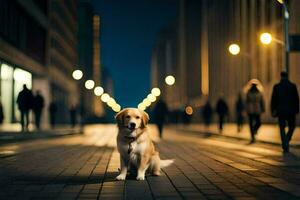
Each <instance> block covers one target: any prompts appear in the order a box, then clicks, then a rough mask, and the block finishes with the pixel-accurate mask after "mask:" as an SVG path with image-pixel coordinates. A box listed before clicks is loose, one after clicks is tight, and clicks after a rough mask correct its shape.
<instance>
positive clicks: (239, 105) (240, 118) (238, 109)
mask: <svg viewBox="0 0 300 200" xmlns="http://www.w3.org/2000/svg"><path fill="white" fill-rule="evenodd" d="M244 112H245V104H244V101H243V98H242V95H241V93H239V94H238V98H237V100H236V102H235V114H236V124H237V131H238V133H239V132H240V131H241V130H242V127H243V124H244Z"/></svg>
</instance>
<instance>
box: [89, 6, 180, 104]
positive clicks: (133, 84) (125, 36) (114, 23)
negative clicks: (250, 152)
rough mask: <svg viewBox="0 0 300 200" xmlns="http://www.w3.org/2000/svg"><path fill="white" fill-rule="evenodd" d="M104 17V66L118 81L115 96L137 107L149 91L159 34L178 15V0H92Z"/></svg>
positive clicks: (102, 37) (95, 7) (102, 49)
mask: <svg viewBox="0 0 300 200" xmlns="http://www.w3.org/2000/svg"><path fill="white" fill-rule="evenodd" d="M92 3H93V5H94V9H95V12H96V13H97V14H99V15H100V17H101V28H100V35H101V36H100V39H101V51H102V52H101V57H102V65H103V66H104V67H105V68H107V69H108V70H109V71H110V73H111V75H112V78H113V80H114V95H113V96H114V98H115V99H116V101H117V102H118V103H119V104H120V105H121V106H122V107H136V106H137V104H138V103H139V102H140V101H141V100H143V98H144V97H145V96H146V95H147V94H148V93H149V91H150V87H151V83H150V76H151V74H150V67H151V54H152V49H153V45H154V41H155V38H156V35H157V33H158V32H159V30H160V29H161V28H163V27H164V26H166V25H167V24H168V23H170V22H172V21H175V20H176V16H177V10H178V5H177V0H92Z"/></svg>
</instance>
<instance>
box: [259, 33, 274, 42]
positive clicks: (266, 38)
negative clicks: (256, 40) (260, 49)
mask: <svg viewBox="0 0 300 200" xmlns="http://www.w3.org/2000/svg"><path fill="white" fill-rule="evenodd" d="M260 41H261V42H262V43H263V44H270V43H271V42H272V35H271V34H270V33H262V34H261V35H260Z"/></svg>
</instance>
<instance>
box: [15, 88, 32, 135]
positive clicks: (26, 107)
mask: <svg viewBox="0 0 300 200" xmlns="http://www.w3.org/2000/svg"><path fill="white" fill-rule="evenodd" d="M17 104H18V108H19V110H20V113H21V125H22V131H26V130H28V125H29V112H30V109H32V105H33V96H32V92H31V90H29V89H28V88H27V86H26V85H25V84H24V85H23V90H22V91H21V92H19V94H18V98H17Z"/></svg>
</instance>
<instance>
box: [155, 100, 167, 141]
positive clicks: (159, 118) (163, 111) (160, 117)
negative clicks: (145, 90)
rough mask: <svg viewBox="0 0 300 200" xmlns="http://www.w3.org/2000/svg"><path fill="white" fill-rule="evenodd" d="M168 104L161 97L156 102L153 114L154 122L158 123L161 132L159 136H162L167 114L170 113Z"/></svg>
mask: <svg viewBox="0 0 300 200" xmlns="http://www.w3.org/2000/svg"><path fill="white" fill-rule="evenodd" d="M168 112H169V111H168V106H167V104H166V103H165V102H164V101H163V100H162V99H161V98H160V99H159V100H158V101H157V103H156V104H155V107H154V110H153V115H154V123H155V124H156V126H157V128H158V132H159V137H160V138H162V133H163V128H164V123H165V119H166V116H167V115H168Z"/></svg>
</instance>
